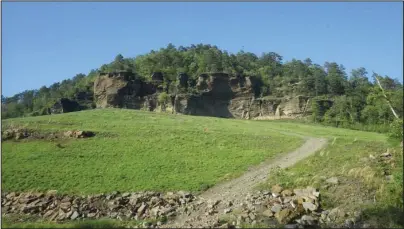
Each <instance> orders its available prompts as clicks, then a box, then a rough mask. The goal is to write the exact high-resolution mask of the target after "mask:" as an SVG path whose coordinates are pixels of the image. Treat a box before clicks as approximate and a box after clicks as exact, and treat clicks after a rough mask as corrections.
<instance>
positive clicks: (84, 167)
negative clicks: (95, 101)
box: [2, 109, 303, 194]
mask: <svg viewBox="0 0 404 229" xmlns="http://www.w3.org/2000/svg"><path fill="white" fill-rule="evenodd" d="M2 124H3V129H4V128H6V127H7V126H25V127H28V128H34V129H39V130H42V131H61V130H75V129H79V130H91V131H95V132H97V135H96V136H95V137H93V138H88V139H72V140H63V141H57V142H51V141H45V140H23V141H20V142H13V141H6V142H3V144H2V175H3V176H2V188H3V190H7V191H27V190H42V191H45V190H49V189H56V190H58V191H59V192H62V193H77V194H79V193H81V194H90V193H100V192H111V191H115V190H118V191H138V190H156V191H165V190H181V189H182V190H190V191H196V190H201V189H205V188H206V187H209V186H211V185H213V184H215V183H217V182H220V181H222V180H225V179H226V178H231V177H234V176H237V175H239V174H241V173H242V172H243V171H246V170H247V169H248V167H249V166H251V165H254V164H257V163H259V162H261V161H263V160H264V159H266V158H269V157H272V156H274V155H276V154H279V153H282V152H287V151H291V150H293V149H295V148H297V147H299V145H301V144H302V142H303V140H302V139H300V138H299V137H296V136H290V135H283V134H281V133H279V131H276V130H272V127H271V125H270V124H269V123H268V124H264V123H260V122H251V121H241V120H230V119H218V118H207V117H195V116H184V115H166V114H158V113H151V112H142V111H134V110H121V109H104V110H91V111H82V112H74V113H68V114H61V115H52V116H41V117H30V118H21V119H10V120H5V121H3V123H2ZM57 143H60V144H61V146H62V147H63V148H59V147H57Z"/></svg>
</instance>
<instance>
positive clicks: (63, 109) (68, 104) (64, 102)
mask: <svg viewBox="0 0 404 229" xmlns="http://www.w3.org/2000/svg"><path fill="white" fill-rule="evenodd" d="M79 110H81V107H80V105H79V103H77V102H76V101H74V100H70V99H67V98H62V99H60V100H59V101H57V102H56V103H55V104H54V105H53V106H52V107H51V108H50V113H51V114H61V113H68V112H74V111H79Z"/></svg>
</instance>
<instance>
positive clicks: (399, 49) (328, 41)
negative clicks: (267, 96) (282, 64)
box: [2, 2, 403, 96]
mask: <svg viewBox="0 0 404 229" xmlns="http://www.w3.org/2000/svg"><path fill="white" fill-rule="evenodd" d="M402 4H403V3H399V2H396V3H393V2H385V3H383V2H377V3H371V2H362V3H359V2H357V3H353V2H323V3H318V2H311V3H309V2H303V3H296V2H288V3H279V2H250V3H235V2H232V3H225V2H222V3H217V2H210V3H207V2H205V3H203V2H201V3H197V2H195V3H192V2H188V3H185V2H176V3H174V2H164V3H163V2H149V3H146V2H128V3H125V2H117V3H112V2H109V3H107V2H105V3H101V2H94V3H91V2H88V3H85V2H65V3H56V2H54V3H48V2H42V3H38V2H37V3H28V2H3V3H2V5H3V9H2V43H3V44H2V45H3V46H2V94H3V95H5V96H11V95H13V94H15V93H18V92H21V91H23V90H26V89H39V87H41V86H43V85H46V86H49V85H50V84H52V83H55V82H58V81H61V80H63V79H67V78H71V77H73V76H75V75H76V74H77V73H85V74H87V73H88V72H89V71H90V70H91V69H95V68H98V67H100V66H101V65H102V64H105V63H109V62H110V61H112V60H113V59H114V57H115V56H116V55H117V54H118V53H121V54H122V55H123V56H124V57H134V56H136V55H139V54H144V53H147V52H149V51H150V50H151V49H159V48H161V47H165V46H166V45H167V44H168V43H173V44H174V45H176V46H180V45H183V46H186V45H190V44H198V43H205V44H211V45H217V46H218V47H219V48H221V49H224V50H228V51H229V52H233V53H234V52H237V51H239V50H241V49H242V48H243V47H244V50H245V51H250V52H253V53H256V54H260V53H262V52H270V51H273V52H277V53H278V54H280V55H282V56H283V57H284V60H285V61H287V60H291V59H292V58H297V59H304V58H306V57H310V58H311V59H312V60H313V62H315V63H318V64H321V65H323V64H324V62H325V61H329V62H331V61H335V62H337V63H339V64H343V65H344V66H345V67H346V69H347V72H350V70H351V69H352V68H357V67H365V68H366V69H367V70H368V72H370V73H371V72H372V70H373V71H375V72H377V73H379V74H381V75H389V76H390V77H393V78H397V79H399V80H400V81H401V82H402V78H403V5H402ZM369 75H370V74H369Z"/></svg>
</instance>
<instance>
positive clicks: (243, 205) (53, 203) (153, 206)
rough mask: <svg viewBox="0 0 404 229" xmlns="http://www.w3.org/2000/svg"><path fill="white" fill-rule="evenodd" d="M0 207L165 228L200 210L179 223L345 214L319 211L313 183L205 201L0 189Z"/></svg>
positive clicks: (298, 220)
mask: <svg viewBox="0 0 404 229" xmlns="http://www.w3.org/2000/svg"><path fill="white" fill-rule="evenodd" d="M1 208H2V212H3V214H4V213H5V214H28V215H33V216H38V217H41V218H43V219H45V220H49V221H57V222H60V221H66V220H77V219H84V218H89V219H99V218H111V219H118V220H149V221H150V220H151V221H153V223H150V222H147V223H145V224H143V227H148V228H161V227H165V225H166V223H168V220H175V218H176V216H181V215H182V216H184V215H185V216H191V215H192V213H198V214H197V217H196V218H192V217H191V218H189V219H188V220H186V221H185V224H184V225H183V226H182V227H186V228H191V227H198V228H212V227H214V228H241V227H243V226H244V225H252V226H264V225H265V226H280V225H284V226H285V228H305V227H307V226H324V225H325V226H326V225H333V223H334V222H336V221H337V219H343V218H346V213H345V212H344V211H342V209H339V208H335V209H332V210H322V209H321V206H320V192H319V191H318V190H316V189H315V188H313V187H307V188H304V189H293V190H289V189H283V188H282V187H280V186H279V185H275V186H273V187H272V189H271V191H258V192H256V193H254V194H251V193H247V194H246V196H245V198H243V199H233V200H232V199H231V198H226V200H205V199H203V198H200V197H197V196H194V195H192V194H191V193H188V192H184V191H179V192H167V193H165V194H163V193H158V192H151V191H146V192H137V193H119V192H113V193H110V194H99V195H90V196H69V195H57V194H56V191H49V192H47V193H16V192H11V193H6V192H3V193H2V196H1ZM195 219H196V220H195ZM224 219H225V220H224ZM355 225H356V220H354V219H352V220H351V219H349V220H348V221H346V222H345V225H344V227H347V228H352V227H354V226H355ZM356 226H357V225H356Z"/></svg>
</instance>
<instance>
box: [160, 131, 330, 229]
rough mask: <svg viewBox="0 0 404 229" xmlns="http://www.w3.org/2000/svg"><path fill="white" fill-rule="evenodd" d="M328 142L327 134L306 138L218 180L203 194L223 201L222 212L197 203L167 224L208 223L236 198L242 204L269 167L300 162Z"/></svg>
mask: <svg viewBox="0 0 404 229" xmlns="http://www.w3.org/2000/svg"><path fill="white" fill-rule="evenodd" d="M326 143H327V140H326V139H324V138H306V142H305V143H304V144H303V145H302V146H301V147H299V148H298V149H296V150H295V151H293V152H290V153H288V154H283V155H280V156H279V157H278V158H276V159H273V160H270V161H265V162H263V163H261V164H260V165H258V166H256V167H254V168H251V169H249V171H248V172H246V173H245V174H243V175H242V176H240V177H238V178H236V179H233V180H231V181H228V182H225V183H222V184H218V185H217V186H214V187H213V188H211V189H209V190H207V191H206V192H204V193H202V194H201V195H200V196H199V197H200V198H201V199H202V200H209V201H208V202H216V201H218V200H219V201H220V203H219V204H218V205H217V207H216V209H217V211H218V213H219V214H214V215H206V214H205V212H206V208H207V201H203V203H202V204H200V205H197V206H196V209H195V210H193V211H191V212H190V213H188V214H183V215H179V216H177V217H176V219H175V220H174V221H172V222H169V223H168V224H166V225H164V226H163V227H165V228H179V227H186V228H190V227H199V228H201V227H208V226H209V225H213V224H214V223H215V222H217V220H218V215H220V214H221V213H223V210H224V209H225V208H226V207H227V206H226V203H228V202H229V201H232V203H233V204H234V205H239V204H240V203H241V201H243V200H244V199H245V196H246V195H247V193H251V192H252V191H253V188H254V187H255V186H256V185H257V184H259V183H261V182H263V181H265V180H266V179H267V178H268V175H269V174H268V173H269V170H270V169H272V168H275V167H280V168H286V167H289V166H292V165H293V164H295V163H296V162H298V161H300V160H302V159H304V158H306V157H308V156H310V155H311V154H313V153H315V152H316V151H318V150H320V149H321V148H323V147H324V146H325V145H326Z"/></svg>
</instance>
